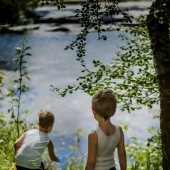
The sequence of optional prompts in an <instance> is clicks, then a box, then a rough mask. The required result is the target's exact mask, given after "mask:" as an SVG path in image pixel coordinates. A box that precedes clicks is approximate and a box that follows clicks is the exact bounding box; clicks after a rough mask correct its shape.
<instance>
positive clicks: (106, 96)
mask: <svg viewBox="0 0 170 170" xmlns="http://www.w3.org/2000/svg"><path fill="white" fill-rule="evenodd" d="M116 105H117V100H116V97H115V95H114V94H113V93H112V91H110V90H101V91H99V92H98V93H96V94H95V95H94V97H93V98H92V111H93V114H94V117H95V119H96V120H97V121H98V128H97V129H96V130H95V131H92V132H91V133H90V134H89V136H88V159H87V163H86V168H85V169H86V170H116V164H115V160H114V151H115V149H116V148H117V150H118V158H119V163H120V168H121V170H126V151H125V146H124V135H123V131H122V128H121V127H120V126H118V125H113V124H112V123H111V122H110V118H111V116H113V115H114V114H115V111H116Z"/></svg>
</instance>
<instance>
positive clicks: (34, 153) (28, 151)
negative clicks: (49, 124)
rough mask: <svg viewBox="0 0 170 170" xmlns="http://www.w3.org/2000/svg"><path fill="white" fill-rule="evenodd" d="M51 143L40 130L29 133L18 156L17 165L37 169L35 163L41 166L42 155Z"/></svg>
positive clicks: (46, 135)
mask: <svg viewBox="0 0 170 170" xmlns="http://www.w3.org/2000/svg"><path fill="white" fill-rule="evenodd" d="M49 141H50V139H49V137H48V134H47V133H44V132H42V131H40V130H38V129H34V130H29V131H27V132H26V134H25V137H24V141H23V143H22V146H21V148H20V149H19V151H18V153H17V155H16V158H15V162H16V164H17V165H19V166H22V167H26V168H29V169H35V165H34V163H38V164H39V162H41V155H42V154H43V153H44V150H45V148H46V147H47V145H48V143H49ZM28 160H29V161H28Z"/></svg>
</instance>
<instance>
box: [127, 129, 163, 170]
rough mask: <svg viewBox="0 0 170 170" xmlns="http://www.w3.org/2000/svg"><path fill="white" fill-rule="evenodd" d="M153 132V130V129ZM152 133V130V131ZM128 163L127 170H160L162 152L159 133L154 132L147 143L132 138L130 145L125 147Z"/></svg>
mask: <svg viewBox="0 0 170 170" xmlns="http://www.w3.org/2000/svg"><path fill="white" fill-rule="evenodd" d="M153 129H154V131H155V128H153ZM152 132H153V130H152ZM126 152H127V157H128V161H129V165H128V170H137V169H142V170H162V151H161V139H160V133H159V132H156V131H155V132H154V133H153V135H152V137H150V138H148V139H147V141H145V142H141V141H138V140H137V139H136V138H135V137H133V138H132V143H131V144H127V145H126Z"/></svg>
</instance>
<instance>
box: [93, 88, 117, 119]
mask: <svg viewBox="0 0 170 170" xmlns="http://www.w3.org/2000/svg"><path fill="white" fill-rule="evenodd" d="M116 106H117V99H116V96H115V94H114V93H113V92H112V91H111V90H100V91H98V92H97V93H96V94H95V95H94V96H93V98H92V109H94V110H95V111H96V113H97V114H99V115H100V116H102V117H103V118H104V119H105V120H107V119H108V118H110V117H111V116H113V115H114V114H115V111H116Z"/></svg>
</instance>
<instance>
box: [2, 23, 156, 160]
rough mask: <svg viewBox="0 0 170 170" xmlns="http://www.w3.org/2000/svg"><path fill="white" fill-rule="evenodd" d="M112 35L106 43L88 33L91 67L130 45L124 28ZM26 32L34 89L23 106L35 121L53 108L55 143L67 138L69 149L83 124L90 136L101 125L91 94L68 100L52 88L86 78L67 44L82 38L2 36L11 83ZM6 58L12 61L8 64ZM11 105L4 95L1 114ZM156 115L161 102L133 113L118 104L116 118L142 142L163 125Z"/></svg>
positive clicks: (128, 133) (40, 33) (75, 95)
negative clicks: (121, 33) (17, 50)
mask: <svg viewBox="0 0 170 170" xmlns="http://www.w3.org/2000/svg"><path fill="white" fill-rule="evenodd" d="M73 28H74V26H73ZM106 35H107V37H108V40H107V41H104V42H103V41H98V37H97V34H96V33H94V32H93V33H91V34H90V35H89V36H88V40H87V48H86V49H87V52H86V57H85V61H86V64H87V66H88V67H89V68H92V69H93V67H92V60H93V59H100V60H101V61H103V62H104V63H106V64H109V62H110V61H111V58H113V57H115V52H116V51H118V49H117V48H116V45H119V46H121V45H123V44H124V43H125V42H123V41H121V39H119V38H118V35H119V32H115V31H109V32H107V33H106ZM25 36H26V37H27V40H28V45H30V46H31V47H32V50H31V51H30V52H31V53H32V55H33V56H32V57H28V58H27V66H28V71H29V77H30V79H31V81H30V82H28V86H29V87H30V89H31V90H30V91H29V92H27V93H25V94H24V95H23V96H22V99H21V106H22V108H21V109H23V110H26V109H28V110H29V113H30V114H29V115H28V117H27V119H28V120H29V121H37V120H38V114H37V113H38V112H39V111H40V110H51V111H52V112H53V113H54V115H55V124H54V128H53V131H52V132H51V134H50V137H51V138H52V139H53V141H54V144H55V146H56V147H58V146H59V145H58V140H57V139H56V137H61V136H62V137H63V139H64V140H65V141H64V142H65V143H66V144H65V145H62V146H63V147H64V146H67V147H68V148H69V145H72V144H74V142H75V140H74V136H75V135H74V134H75V132H76V130H77V128H81V129H82V130H83V132H85V133H87V134H88V133H89V132H91V131H92V130H93V129H95V128H96V126H97V122H96V121H95V119H94V118H93V114H92V112H91V97H90V96H89V95H87V94H85V93H84V92H82V91H77V92H75V93H73V94H68V95H66V97H64V98H62V97H60V96H59V95H58V94H57V93H56V92H51V91H50V85H54V86H56V87H61V88H64V87H66V86H67V85H68V84H74V83H76V80H75V79H76V78H77V77H78V76H81V69H82V67H81V65H80V63H79V62H78V61H76V51H71V50H68V51H65V50H64V47H65V46H66V45H68V44H69V43H70V42H71V41H72V40H74V39H75V38H76V33H74V32H71V33H63V32H44V31H37V32H36V31H35V32H32V33H29V34H25V35H20V34H4V35H0V59H3V60H4V64H3V63H1V65H0V67H1V68H0V69H1V70H3V71H4V72H5V73H6V79H5V82H6V83H7V84H8V85H9V84H11V80H12V79H13V78H14V77H15V76H17V73H16V74H15V75H14V74H13V71H12V70H13V69H14V67H15V65H14V64H13V61H12V59H13V58H15V56H14V52H15V47H16V46H20V44H19V43H21V42H22V40H23V38H24V37H25ZM6 61H7V65H6V64H5V62H6ZM14 88H15V87H14ZM8 107H9V103H8V101H7V99H4V98H3V97H2V98H1V100H0V112H4V113H7V108H8ZM153 113H159V106H155V107H154V109H152V110H149V109H148V108H146V107H143V109H141V110H138V111H134V112H131V113H130V114H129V113H127V112H126V111H125V112H121V111H120V110H119V107H118V109H117V111H116V114H115V115H114V116H113V117H112V118H111V121H112V122H113V123H115V124H120V122H123V124H127V125H128V126H129V129H128V131H126V132H125V138H126V142H129V140H128V139H129V137H130V136H131V135H135V134H136V136H137V137H138V139H139V140H145V139H146V138H147V137H149V134H148V132H147V129H148V128H149V127H152V126H156V127H159V121H158V120H155V119H153V118H152V117H153V115H154V114H153ZM82 140H83V141H84V142H83V141H82V146H81V147H82V148H81V150H83V152H85V151H86V150H87V141H86V138H83V137H82ZM65 148H66V147H65ZM63 152H65V150H63ZM61 159H62V158H61Z"/></svg>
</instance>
